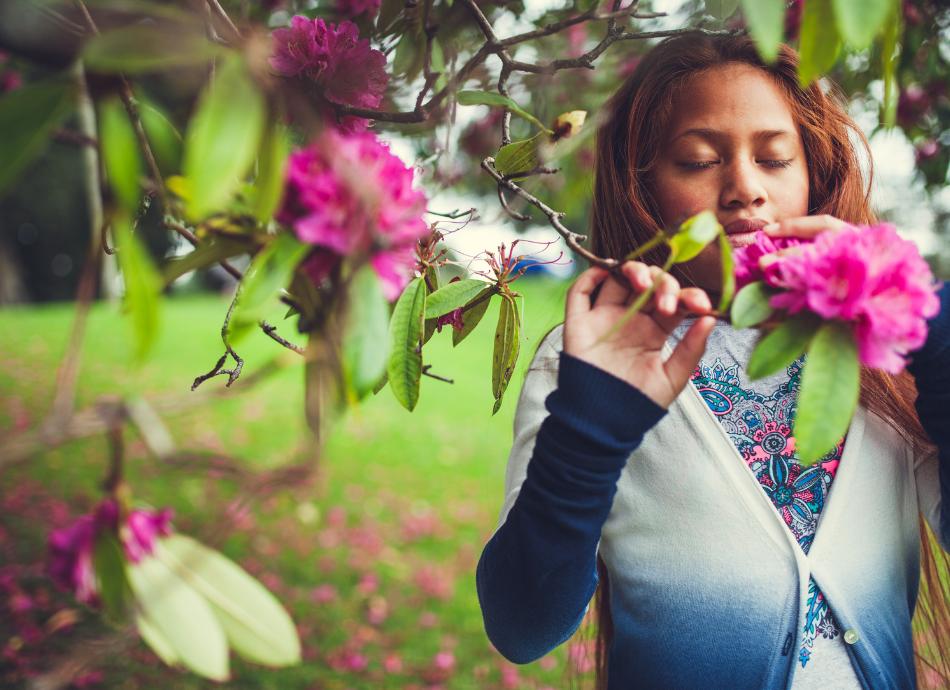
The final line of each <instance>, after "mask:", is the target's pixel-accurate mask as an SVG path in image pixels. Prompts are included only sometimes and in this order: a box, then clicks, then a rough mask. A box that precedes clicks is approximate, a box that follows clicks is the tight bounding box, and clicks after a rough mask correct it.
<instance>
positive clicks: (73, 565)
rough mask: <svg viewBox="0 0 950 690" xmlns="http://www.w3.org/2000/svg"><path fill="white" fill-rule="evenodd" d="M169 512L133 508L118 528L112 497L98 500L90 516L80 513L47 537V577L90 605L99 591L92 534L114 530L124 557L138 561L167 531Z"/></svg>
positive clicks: (149, 552)
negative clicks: (71, 521) (79, 515)
mask: <svg viewBox="0 0 950 690" xmlns="http://www.w3.org/2000/svg"><path fill="white" fill-rule="evenodd" d="M171 518H172V511H171V509H170V508H163V509H162V510H159V511H151V510H133V511H131V512H130V513H129V515H128V517H127V519H126V523H125V525H123V526H122V528H121V529H120V528H119V507H118V505H117V504H116V502H115V501H114V500H112V499H106V500H104V501H102V502H101V503H100V504H99V505H98V506H96V509H95V510H94V511H93V512H92V513H91V514H90V515H83V516H82V517H81V518H79V519H78V520H76V522H74V523H73V524H72V525H70V526H69V527H64V528H63V529H58V530H55V531H53V532H52V533H51V534H50V536H49V543H48V546H49V564H48V570H49V574H50V577H51V578H52V579H53V581H54V582H56V584H58V585H59V586H60V587H62V588H63V589H66V590H70V591H72V592H73V593H74V594H75V596H76V599H78V600H79V601H81V602H83V603H84V604H89V605H92V606H95V605H98V603H99V590H98V586H97V585H96V573H95V570H94V568H93V551H94V549H95V542H96V536H97V535H98V534H99V532H100V531H101V530H111V531H113V532H116V531H117V532H118V534H119V540H120V541H121V542H122V547H123V551H124V552H125V557H126V558H127V559H129V560H130V561H132V562H133V563H138V562H139V561H140V560H142V558H144V557H145V556H148V555H150V554H151V553H152V551H153V550H154V549H155V540H156V539H157V538H158V537H160V536H167V535H169V534H171Z"/></svg>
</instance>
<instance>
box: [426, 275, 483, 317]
mask: <svg viewBox="0 0 950 690" xmlns="http://www.w3.org/2000/svg"><path fill="white" fill-rule="evenodd" d="M486 287H488V283H486V282H485V281H484V280H479V279H477V278H464V279H463V280H457V281H455V282H454V283H449V284H448V285H445V286H444V287H442V288H439V289H438V290H436V291H435V292H433V293H432V294H431V295H429V296H428V297H427V298H426V318H427V319H431V318H433V317H435V316H442V315H444V314H448V313H449V312H450V311H452V310H454V309H458V308H459V307H464V306H465V305H466V304H468V303H469V302H471V301H472V299H474V298H475V296H476V295H479V294H481V293H482V291H484V290H485V288H486Z"/></svg>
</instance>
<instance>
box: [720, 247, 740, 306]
mask: <svg viewBox="0 0 950 690" xmlns="http://www.w3.org/2000/svg"><path fill="white" fill-rule="evenodd" d="M719 258H720V265H721V266H722V290H721V292H720V295H719V307H718V309H719V312H720V313H725V312H726V310H727V309H729V305H730V304H731V303H732V296H733V295H734V294H735V292H736V274H735V262H734V261H733V260H732V245H730V244H729V238H728V237H727V236H726V233H725V232H720V233H719Z"/></svg>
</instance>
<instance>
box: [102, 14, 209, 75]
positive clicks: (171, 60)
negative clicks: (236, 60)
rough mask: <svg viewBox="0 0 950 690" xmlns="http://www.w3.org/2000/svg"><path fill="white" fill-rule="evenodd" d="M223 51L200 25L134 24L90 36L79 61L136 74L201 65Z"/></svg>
mask: <svg viewBox="0 0 950 690" xmlns="http://www.w3.org/2000/svg"><path fill="white" fill-rule="evenodd" d="M225 52H226V49H225V48H223V47H222V46H220V45H217V44H215V43H212V42H211V41H209V40H208V38H207V37H206V36H205V33H204V29H203V28H202V27H201V25H200V24H196V23H190V24H177V25H171V26H169V25H168V24H138V25H132V26H123V27H122V28H119V29H114V30H112V31H104V32H103V33H101V34H99V35H98V36H93V37H92V38H91V39H89V42H88V43H86V47H85V49H84V50H83V62H84V63H85V65H86V67H87V68H88V69H89V70H90V71H92V72H122V73H125V74H136V73H141V72H158V71H162V70H167V69H170V68H173V67H187V66H191V65H201V64H204V63H207V62H210V61H211V60H212V59H214V58H215V57H218V56H221V55H224V54H225Z"/></svg>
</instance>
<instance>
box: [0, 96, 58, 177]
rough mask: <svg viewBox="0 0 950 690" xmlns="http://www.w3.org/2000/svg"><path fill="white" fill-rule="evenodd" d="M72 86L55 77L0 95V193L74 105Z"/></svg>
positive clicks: (38, 149) (36, 153)
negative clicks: (0, 162)
mask: <svg viewBox="0 0 950 690" xmlns="http://www.w3.org/2000/svg"><path fill="white" fill-rule="evenodd" d="M74 95H75V88H74V87H73V86H72V84H70V83H69V82H67V81H66V80H64V79H61V78H56V79H50V80H47V81H42V82H34V83H32V84H27V85H26V86H22V87H20V88H19V89H14V90H13V91H11V92H10V93H8V94H6V95H5V96H3V97H2V98H0V132H2V134H0V161H2V164H0V194H2V193H3V192H4V191H5V190H6V188H7V187H9V186H10V184H11V183H12V182H13V181H14V180H16V179H17V178H18V177H19V175H20V172H21V171H22V170H23V169H24V168H25V167H26V166H27V165H29V163H30V162H31V161H32V160H33V159H34V158H35V157H36V156H37V155H39V154H40V153H41V152H42V151H43V149H44V148H45V146H46V143H47V139H48V137H49V135H50V132H52V131H53V129H54V128H55V127H56V126H57V125H59V123H60V122H62V121H63V119H65V117H66V115H68V114H69V112H70V110H71V109H72V107H73V97H74Z"/></svg>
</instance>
